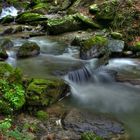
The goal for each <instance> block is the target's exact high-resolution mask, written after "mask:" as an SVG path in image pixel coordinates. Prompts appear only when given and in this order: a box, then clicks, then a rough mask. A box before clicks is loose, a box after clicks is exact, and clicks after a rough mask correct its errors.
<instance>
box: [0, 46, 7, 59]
mask: <svg viewBox="0 0 140 140" xmlns="http://www.w3.org/2000/svg"><path fill="white" fill-rule="evenodd" d="M7 58H8V54H7V52H6V50H5V49H4V48H3V47H1V46H0V61H3V60H5V59H7Z"/></svg>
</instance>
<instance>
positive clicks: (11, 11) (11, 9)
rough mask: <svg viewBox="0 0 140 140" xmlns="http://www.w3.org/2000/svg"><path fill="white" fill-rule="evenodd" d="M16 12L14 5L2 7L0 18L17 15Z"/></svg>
mask: <svg viewBox="0 0 140 140" xmlns="http://www.w3.org/2000/svg"><path fill="white" fill-rule="evenodd" d="M17 14H18V10H17V9H16V8H15V7H14V6H10V7H5V8H2V12H1V14H0V19H2V18H4V17H6V16H8V15H11V16H13V17H15V16H17Z"/></svg>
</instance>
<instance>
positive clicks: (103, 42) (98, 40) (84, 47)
mask: <svg viewBox="0 0 140 140" xmlns="http://www.w3.org/2000/svg"><path fill="white" fill-rule="evenodd" d="M107 44H108V39H107V38H106V37H103V36H93V37H91V38H89V39H87V40H85V41H83V42H81V47H80V57H81V58H82V59H91V58H101V57H102V56H104V55H107V54H108V53H109V51H108V48H107Z"/></svg>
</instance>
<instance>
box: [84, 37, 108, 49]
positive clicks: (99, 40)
mask: <svg viewBox="0 0 140 140" xmlns="http://www.w3.org/2000/svg"><path fill="white" fill-rule="evenodd" d="M107 42H108V41H107V38H105V37H103V36H93V37H91V38H90V39H88V40H86V41H85V42H83V46H84V49H85V50H89V49H90V48H91V47H93V46H94V45H98V46H106V45H107Z"/></svg>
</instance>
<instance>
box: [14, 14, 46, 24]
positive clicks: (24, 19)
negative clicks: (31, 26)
mask: <svg viewBox="0 0 140 140" xmlns="http://www.w3.org/2000/svg"><path fill="white" fill-rule="evenodd" d="M44 20H47V17H45V16H44V15H41V14H38V13H30V12H24V13H22V14H20V15H18V16H17V18H16V22H18V23H30V22H34V21H44Z"/></svg>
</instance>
